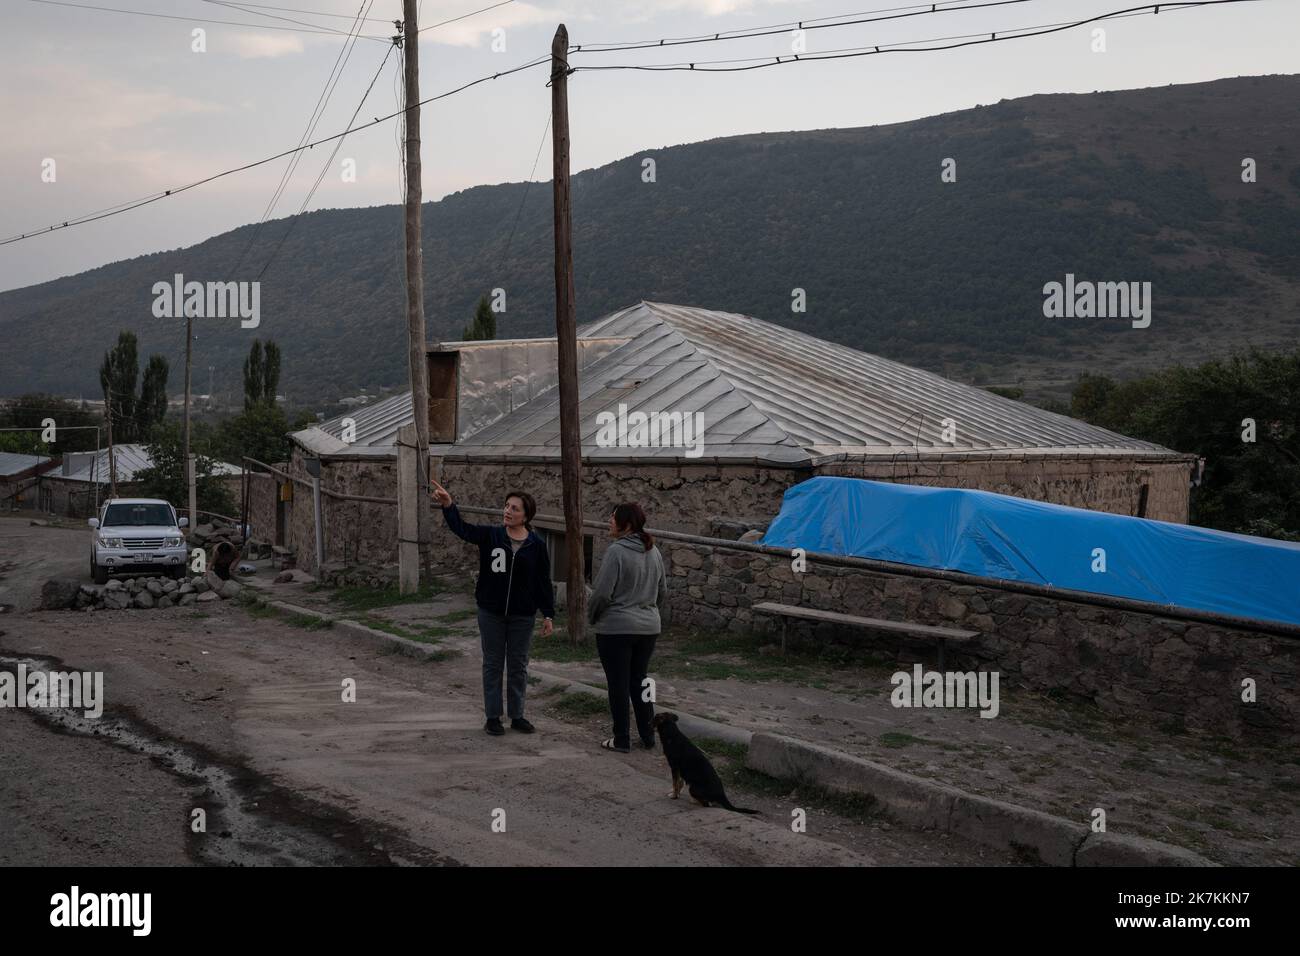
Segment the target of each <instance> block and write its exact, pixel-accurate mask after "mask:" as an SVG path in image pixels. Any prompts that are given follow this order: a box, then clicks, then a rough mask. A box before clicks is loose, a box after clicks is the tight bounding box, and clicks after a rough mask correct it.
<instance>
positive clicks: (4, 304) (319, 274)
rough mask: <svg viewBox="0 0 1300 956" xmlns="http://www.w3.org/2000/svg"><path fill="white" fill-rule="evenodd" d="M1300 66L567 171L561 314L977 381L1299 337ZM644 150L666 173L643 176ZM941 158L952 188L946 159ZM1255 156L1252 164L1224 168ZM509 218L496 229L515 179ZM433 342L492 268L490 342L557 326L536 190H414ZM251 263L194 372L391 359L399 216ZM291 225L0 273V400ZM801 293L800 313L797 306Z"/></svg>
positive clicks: (400, 337)
mask: <svg viewBox="0 0 1300 956" xmlns="http://www.w3.org/2000/svg"><path fill="white" fill-rule="evenodd" d="M1296 102H1300V76H1273V77H1253V78H1240V79H1230V80H1219V81H1215V82H1212V83H1203V84H1195V85H1189V86H1179V87H1162V88H1153V89H1145V90H1132V91H1124V92H1115V93H1094V94H1082V95H1071V94H1051V95H1040V96H1032V97H1027V98H1024V99H1019V100H1011V101H1005V100H1004V101H1003V102H1001V103H998V104H997V105H994V106H986V107H978V108H975V109H971V110H965V111H961V112H956V113H950V114H945V115H943V116H936V117H931V118H928V119H924V120H917V121H914V122H909V123H902V124H897V125H893V126H882V127H869V128H861V129H847V130H819V131H809V132H795V133H763V134H756V135H749V136H740V137H731V138H725V139H717V140H711V141H707V142H703V143H695V144H690V145H685V146H677V147H672V148H668V149H657V150H647V151H645V152H644V153H642V154H638V155H636V156H630V157H627V158H625V159H623V160H620V161H618V162H615V163H611V164H609V165H607V166H604V167H601V168H599V169H594V170H589V171H586V172H583V173H579V174H577V175H576V176H575V177H574V180H573V197H574V198H573V226H574V261H575V273H576V283H577V294H578V308H579V320H580V321H588V320H591V319H594V318H596V317H598V316H600V315H602V314H604V313H606V312H610V311H613V310H614V309H617V308H620V307H623V306H627V305H629V304H632V303H635V302H636V301H638V300H641V299H647V300H654V301H661V302H677V303H684V304H690V305H697V306H702V307H706V308H714V309H720V310H725V311H732V312H742V313H747V314H752V315H755V316H757V317H759V318H763V319H767V320H769V321H773V322H777V323H780V324H783V325H788V326H791V327H794V328H798V329H800V330H802V331H805V332H808V333H811V334H813V335H817V336H820V337H823V338H826V339H829V340H832V341H836V342H841V343H845V344H848V345H852V346H855V347H857V348H861V349H864V350H867V351H871V352H875V353H878V354H881V355H884V356H886V357H889V358H893V359H896V360H900V361H904V362H908V363H910V364H913V365H917V366H920V367H923V368H927V369H932V370H935V371H939V372H943V373H946V374H949V375H952V376H954V377H961V378H966V379H973V380H975V381H976V382H981V381H998V382H1011V381H1018V380H1022V381H1024V382H1025V384H1026V385H1027V387H1028V389H1029V391H1030V392H1031V394H1032V393H1035V392H1037V393H1045V392H1048V391H1051V390H1052V389H1059V388H1061V387H1062V386H1063V385H1064V383H1066V382H1068V381H1069V380H1071V379H1072V378H1073V376H1074V375H1075V374H1077V372H1078V371H1080V370H1082V369H1085V368H1091V369H1095V370H1104V371H1107V372H1109V373H1111V374H1115V373H1119V374H1125V373H1133V372H1137V371H1139V370H1142V369H1145V368H1151V367H1159V366H1163V365H1167V364H1170V363H1172V362H1176V361H1182V362H1190V361H1196V360H1201V359H1204V358H1206V357H1209V356H1211V355H1216V354H1222V353H1224V352H1227V351H1231V350H1233V349H1239V348H1242V347H1244V346H1246V345H1249V344H1257V345H1261V346H1265V347H1276V346H1282V345H1293V344H1294V343H1295V342H1296V341H1297V339H1300V321H1298V319H1297V316H1300V113H1297V111H1296V110H1295V103H1296ZM644 156H652V157H654V158H655V160H656V164H657V182H654V183H644V182H642V180H641V159H642V158H643V157H644ZM946 157H952V158H954V159H955V160H956V161H957V181H956V182H955V183H944V182H941V179H940V172H941V163H942V161H943V160H944V159H945V158H946ZM1245 157H1251V158H1254V159H1255V160H1256V161H1257V166H1258V182H1256V183H1253V184H1245V183H1242V181H1241V164H1242V160H1243V158H1245ZM525 192H526V194H527V201H526V203H525V204H524V207H523V210H522V216H521V218H520V220H519V226H518V230H517V232H516V233H515V235H514V238H513V241H512V242H511V244H510V246H509V248H508V250H507V248H506V242H507V238H508V236H509V235H510V233H511V228H512V225H513V223H514V221H515V216H516V212H517V211H518V210H519V208H520V201H521V198H522V197H523V196H524V195H525ZM424 217H425V223H424V229H425V269H426V276H425V282H426V286H425V289H426V292H425V296H426V311H427V314H428V320H429V334H430V337H431V338H437V337H449V338H459V337H460V331H461V329H462V328H463V326H464V325H465V324H467V323H468V321H469V319H470V318H471V316H472V315H473V308H474V303H475V301H476V300H477V298H478V296H479V295H480V294H482V293H484V292H487V291H489V290H491V289H493V288H497V287H500V288H504V289H505V290H506V296H507V299H506V301H507V311H506V313H505V314H504V315H501V316H499V317H498V335H499V336H501V337H516V336H527V335H538V334H546V333H547V332H548V331H549V330H551V329H552V328H553V309H554V299H553V296H554V291H553V279H552V271H551V270H552V265H551V198H550V187H549V183H546V184H541V183H538V184H534V185H533V186H532V187H531V189H529V188H528V187H526V186H525V184H522V183H514V184H506V185H499V186H482V187H476V188H473V189H468V190H465V191H463V192H460V193H456V194H454V195H450V196H447V197H446V198H444V199H443V200H441V201H439V202H436V203H428V204H426V205H425V207H424ZM298 218H299V221H298V222H297V223H296V225H294V226H293V229H292V231H291V233H290V234H289V236H288V238H287V239H286V240H285V242H284V246H283V248H282V249H281V250H280V252H279V254H278V256H277V258H276V260H275V263H274V265H273V266H272V267H271V269H270V270H269V271H268V272H267V274H266V276H265V277H264V278H263V280H262V289H261V313H262V319H261V327H260V328H258V329H257V330H243V329H240V328H239V324H238V322H237V321H235V320H232V319H200V320H197V321H196V328H197V329H198V342H197V343H196V348H197V352H196V358H195V366H196V376H195V381H196V390H202V389H203V388H205V387H206V384H207V380H206V378H205V377H204V375H203V369H204V366H206V365H211V366H214V367H215V371H214V375H215V379H216V385H217V389H218V391H221V390H223V389H233V390H234V391H235V392H236V393H237V392H238V390H239V388H240V385H239V381H240V379H239V372H240V368H241V364H242V360H243V357H244V355H245V354H246V352H247V347H248V344H249V343H250V342H251V340H252V338H253V337H254V336H260V337H263V338H265V337H267V336H270V337H273V338H275V339H276V340H277V341H279V342H280V343H281V346H282V349H283V352H284V372H283V377H282V380H281V381H282V390H284V391H287V392H288V393H289V395H290V396H291V397H293V398H295V399H297V400H299V401H304V402H308V401H310V402H317V403H318V402H321V401H323V400H324V399H328V398H333V397H337V396H339V395H345V394H350V393H353V392H355V390H356V388H357V387H358V386H382V385H400V384H401V383H402V382H403V381H404V379H405V376H406V353H405V319H404V314H405V313H404V301H405V300H404V293H403V289H402V272H401V262H402V232H401V209H400V208H399V207H397V206H385V207H374V208H366V209H335V210H325V211H319V212H313V213H308V214H306V215H304V216H302V217H298ZM290 225H291V220H289V219H285V220H279V221H276V222H273V223H269V224H268V225H267V226H266V228H264V229H263V230H262V235H261V236H259V238H258V241H257V245H256V246H255V247H254V250H253V252H252V254H251V255H250V256H249V257H248V259H247V260H246V262H245V264H244V266H243V268H242V269H241V270H240V272H241V274H239V275H235V274H232V272H231V270H232V269H233V266H234V264H235V262H236V260H237V259H238V258H239V255H240V253H241V252H242V250H243V248H244V245H245V243H246V242H247V240H248V237H249V235H250V230H251V229H252V228H253V227H252V226H245V227H242V228H240V229H235V230H233V231H231V232H228V233H225V234H223V235H220V236H216V237H214V238H212V239H209V240H207V241H206V242H203V243H200V244H198V245H195V246H192V247H189V248H187V249H179V250H174V251H170V252H163V253H157V254H154V255H147V256H141V257H138V258H135V259H129V260H124V261H121V262H116V263H112V264H110V265H107V266H104V267H102V268H99V269H94V270H91V271H89V272H85V273H82V274H80V275H77V276H72V277H68V278H64V279H58V280H55V281H52V282H47V283H43V284H41V285H37V286H31V287H29V288H25V289H17V290H13V291H11V292H7V293H3V294H0V334H2V335H3V337H4V341H5V343H6V345H5V348H4V349H3V350H0V394H16V393H19V392H22V391H28V390H32V389H43V390H52V391H59V392H64V393H71V394H77V393H85V394H86V395H88V396H90V395H95V394H96V392H97V390H98V381H97V368H98V363H99V360H100V358H101V357H102V355H103V352H104V351H105V349H106V348H108V346H109V345H110V344H111V342H112V341H113V340H114V339H115V338H116V335H117V331H118V329H120V328H132V329H134V330H136V332H137V334H138V335H139V336H140V343H141V354H142V355H147V354H149V353H150V352H152V351H162V352H164V354H167V355H168V356H169V357H170V358H171V360H172V363H173V369H176V370H177V371H176V372H174V374H173V378H172V386H173V390H175V389H176V387H177V386H178V385H179V382H180V375H179V368H180V366H181V362H182V361H183V346H184V333H183V320H177V319H157V318H154V317H153V315H152V313H151V311H150V310H151V305H152V302H153V294H152V292H151V288H152V286H153V284H154V283H155V282H158V281H169V280H170V279H171V277H172V275H173V274H174V273H178V272H179V273H183V274H184V275H185V277H186V278H187V279H190V280H199V281H227V280H231V279H249V280H251V279H253V278H254V277H255V276H256V274H257V272H258V271H259V270H260V269H261V267H262V264H263V262H264V261H265V260H266V257H267V256H268V255H269V253H270V250H271V249H272V248H273V247H274V246H275V245H276V244H277V243H278V242H279V241H280V238H281V234H282V233H283V232H284V230H286V229H287V228H288V227H289V226H290ZM1066 273H1073V274H1075V275H1076V276H1077V277H1078V278H1079V279H1092V280H1095V281H1150V282H1151V283H1152V285H1153V299H1154V310H1153V319H1152V323H1151V326H1150V328H1147V329H1140V330H1139V329H1132V328H1130V325H1129V323H1128V322H1127V321H1123V320H1116V319H1046V318H1044V316H1043V309H1042V305H1043V292H1042V290H1043V285H1044V284H1045V283H1047V282H1050V281H1054V280H1055V281H1061V280H1063V279H1064V277H1065V275H1066ZM796 288H801V289H804V290H805V292H806V295H807V312H806V313H804V314H796V313H793V312H792V311H791V301H792V298H791V297H792V290H794V289H796Z"/></svg>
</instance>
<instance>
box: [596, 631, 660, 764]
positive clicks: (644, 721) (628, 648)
mask: <svg viewBox="0 0 1300 956" xmlns="http://www.w3.org/2000/svg"><path fill="white" fill-rule="evenodd" d="M658 638H659V635H658V634H597V635H596V650H597V651H598V652H599V653H600V663H601V665H602V666H603V667H604V668H605V686H606V688H608V690H609V712H610V716H612V717H613V718H614V746H615V747H630V746H631V734H630V728H629V721H628V714H627V705H628V701H629V700H630V701H631V702H632V709H633V711H635V713H636V727H637V731H638V732H639V733H640V734H641V740H642V741H644V742H646V743H650V742H653V741H654V739H655V732H654V727H652V726H651V725H650V721H651V720H653V719H654V715H655V707H654V703H653V702H652V701H649V700H646V699H645V698H646V697H648V696H649V693H648V691H647V690H646V688H645V687H644V686H642V681H644V680H645V672H646V669H647V668H648V667H649V666H650V655H651V654H653V653H654V650H655V641H656V640H657V639H658Z"/></svg>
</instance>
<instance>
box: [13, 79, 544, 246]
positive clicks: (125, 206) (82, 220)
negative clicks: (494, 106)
mask: <svg viewBox="0 0 1300 956" xmlns="http://www.w3.org/2000/svg"><path fill="white" fill-rule="evenodd" d="M550 59H551V55H550V54H549V53H545V54H543V55H542V56H540V57H535V58H534V59H532V60H529V61H528V62H526V63H521V64H520V65H519V66H516V67H512V68H511V69H508V70H501V71H500V72H497V73H489V74H488V75H487V76H480V77H479V78H478V79H476V80H470V81H469V82H468V83H462V84H461V85H460V86H458V87H456V88H454V89H451V90H447V91H446V92H445V93H439V94H437V95H436V96H430V97H428V98H427V99H423V100H421V101H420V102H419V104H415V105H419V106H425V105H427V104H429V103H434V102H437V101H438V100H443V99H446V98H447V97H449V96H455V95H456V94H458V93H463V92H465V91H466V90H468V89H470V88H471V87H475V86H478V85H479V84H480V83H488V82H491V81H492V80H496V79H500V78H501V77H503V76H510V75H512V74H514V73H520V72H522V71H524V70H531V69H533V68H534V67H537V66H541V65H542V64H543V63H549V62H550ZM415 105H412V106H408V107H405V108H404V109H400V110H397V111H396V112H393V113H389V114H388V115H386V116H377V117H375V118H374V119H373V120H371V121H370V122H367V123H362V124H361V125H360V126H354V127H351V128H349V129H345V130H343V132H341V133H334V134H333V135H332V136H326V137H324V138H322V139H318V140H316V141H315V142H311V143H306V144H305V145H302V146H296V147H294V148H293V149H286V150H282V151H281V152H278V153H276V154H275V155H273V156H267V157H266V158H264V159H258V160H255V161H253V162H251V163H245V164H244V165H242V166H235V167H232V168H230V169H225V170H222V171H221V172H219V173H213V174H212V175H211V176H205V177H203V178H202V179H197V180H195V181H194V182H192V183H186V184H185V185H184V186H177V187H176V188H174V189H167V190H163V191H162V192H159V193H155V194H153V195H151V196H150V197H147V198H144V199H141V200H138V201H135V202H131V203H122V204H119V205H120V208H115V207H109V209H110V210H111V211H108V212H100V213H98V214H92V213H88V214H86V215H83V216H77V217H74V218H72V219H67V220H65V221H63V222H61V223H55V224H53V225H50V226H46V227H45V228H43V229H38V230H36V231H34V232H25V233H21V234H19V235H14V236H9V237H8V238H5V239H0V246H7V245H9V244H10V243H13V242H22V241H23V240H25V239H34V238H36V237H37V236H43V235H46V234H48V233H51V232H55V231H58V230H60V229H70V228H72V227H73V226H81V225H85V224H86V223H88V222H95V221H96V220H99V219H107V218H109V217H110V216H117V215H121V214H122V213H124V212H129V211H130V210H132V209H139V208H140V207H141V206H147V205H149V204H150V203H154V202H158V201H159V200H160V199H166V198H168V197H170V196H175V195H177V194H179V193H183V192H187V191H189V190H191V189H196V188H198V187H199V186H204V185H206V184H208V183H210V182H213V181H214V180H217V179H222V178H224V177H226V176H232V175H234V174H235V173H242V172H245V171H246V170H249V169H255V168H256V167H258V166H265V165H266V164H267V163H273V162H275V161H276V160H277V159H283V158H284V157H285V156H289V155H291V154H293V153H298V152H302V151H303V150H305V149H313V148H315V147H317V146H319V145H321V144H322V143H329V142H333V141H334V140H336V139H340V138H342V137H344V136H347V135H348V134H350V133H355V132H357V131H359V130H363V129H369V128H370V127H372V126H378V125H379V124H380V123H386V122H388V121H389V120H391V119H394V118H396V117H398V116H401V115H403V114H404V113H405V112H406V111H407V110H409V109H414V108H415Z"/></svg>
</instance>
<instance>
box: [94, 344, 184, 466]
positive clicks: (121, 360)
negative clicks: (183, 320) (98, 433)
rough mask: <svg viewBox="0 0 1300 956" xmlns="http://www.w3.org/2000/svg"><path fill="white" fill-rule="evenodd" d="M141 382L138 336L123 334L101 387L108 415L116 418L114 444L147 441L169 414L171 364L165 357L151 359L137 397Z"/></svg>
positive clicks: (107, 360) (108, 355) (107, 359)
mask: <svg viewBox="0 0 1300 956" xmlns="http://www.w3.org/2000/svg"><path fill="white" fill-rule="evenodd" d="M139 379H140V357H139V351H138V343H137V341H136V337H135V333H134V332H131V331H128V330H123V331H121V332H119V333H118V335H117V344H116V345H114V346H113V347H112V348H111V349H109V350H108V351H107V352H105V353H104V361H103V362H102V363H100V366H99V385H100V388H102V389H103V391H104V402H105V406H106V408H107V410H108V413H110V414H111V415H112V416H113V441H114V442H115V443H116V444H119V445H124V444H127V443H130V442H140V441H144V440H146V439H147V438H148V437H149V433H150V432H151V431H152V430H153V428H154V427H155V426H156V425H158V424H159V423H161V422H162V420H163V418H164V417H165V416H166V414H167V360H166V359H165V358H163V357H162V356H161V355H151V356H149V365H148V367H147V368H146V369H145V376H144V385H143V389H142V391H141V392H140V394H137V393H136V383H137V382H138V381H139Z"/></svg>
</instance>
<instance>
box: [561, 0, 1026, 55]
mask: <svg viewBox="0 0 1300 956" xmlns="http://www.w3.org/2000/svg"><path fill="white" fill-rule="evenodd" d="M1033 2H1036V0H982V2H975V0H947V2H946V3H920V4H914V5H912V6H908V7H886V8H884V9H880V10H864V11H862V12H861V13H842V14H839V15H838V16H834V17H817V18H816V19H813V20H792V21H789V22H787V23H774V24H771V25H769V26H763V27H746V28H743V29H737V30H722V31H720V32H718V33H708V34H700V35H698V36H691V37H665V38H663V39H660V40H628V41H624V42H621V43H619V42H615V43H580V44H576V45H574V46H571V47H569V52H570V53H621V52H623V51H625V50H649V49H659V48H661V47H669V46H686V45H688V44H692V43H716V42H721V41H725V40H748V39H752V38H754V37H765V36H774V35H778V34H782V33H787V32H789V31H791V30H825V29H829V28H831V27H849V26H857V25H860V24H863V23H880V22H882V21H885V20H903V19H907V18H908V17H922V16H928V15H930V14H941V13H959V12H961V11H962V10H980V9H983V8H985V7H1005V6H1011V5H1013V4H1021V3H1033ZM954 3H963V4H966V5H965V6H960V7H955V6H952V4H954ZM940 8H943V9H940ZM875 14H882V15H881V16H876V15H875ZM846 17H853V18H855V19H845V18H846ZM829 20H835V21H837V22H835V23H829V22H826V21H829ZM593 47H594V48H595V49H593Z"/></svg>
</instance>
